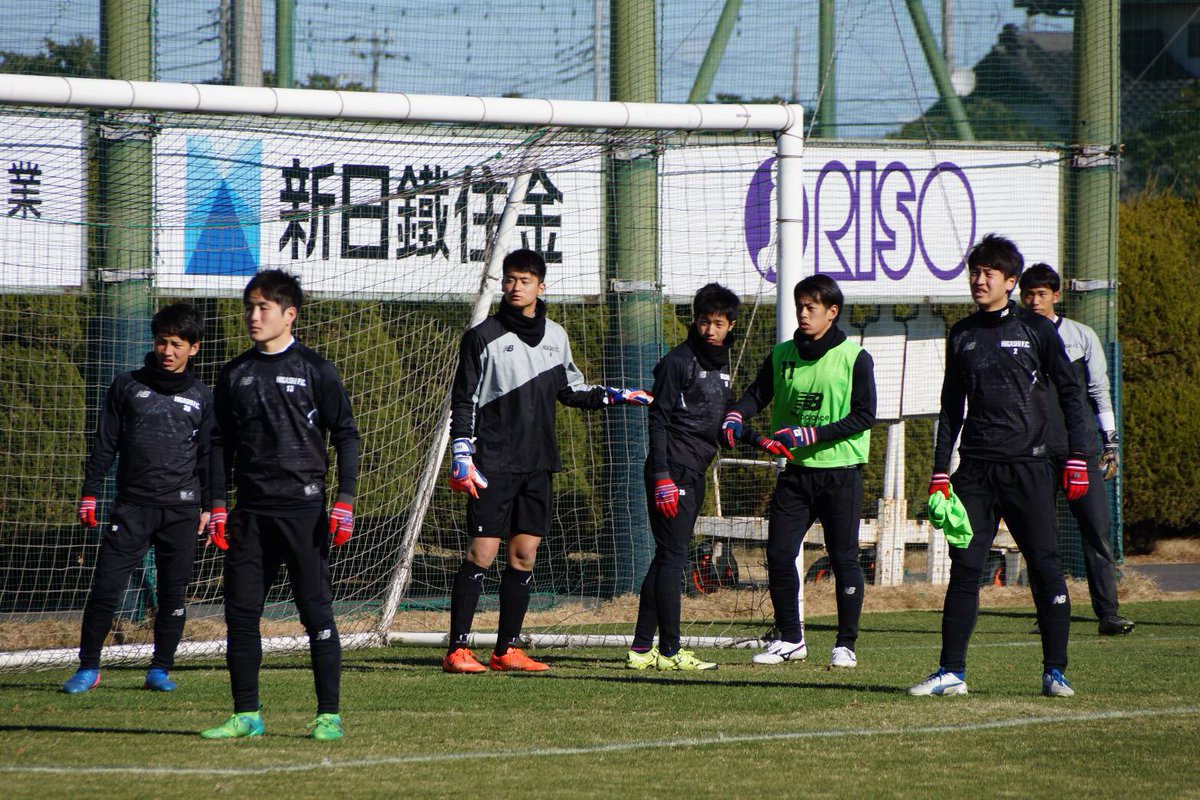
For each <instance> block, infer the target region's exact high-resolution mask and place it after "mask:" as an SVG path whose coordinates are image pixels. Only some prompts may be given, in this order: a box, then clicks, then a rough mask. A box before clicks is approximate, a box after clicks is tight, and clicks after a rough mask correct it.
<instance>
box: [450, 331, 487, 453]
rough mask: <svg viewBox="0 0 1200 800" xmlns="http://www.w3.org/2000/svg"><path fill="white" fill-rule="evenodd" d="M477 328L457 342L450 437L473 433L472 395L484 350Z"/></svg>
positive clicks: (472, 434)
mask: <svg viewBox="0 0 1200 800" xmlns="http://www.w3.org/2000/svg"><path fill="white" fill-rule="evenodd" d="M486 344H487V343H486V342H485V341H484V340H483V336H481V335H480V333H479V331H478V330H477V329H476V328H471V329H470V330H468V331H466V332H465V333H463V336H462V341H461V342H460V343H459V345H458V366H457V367H455V368H454V382H453V384H451V388H450V438H451V439H470V438H472V437H474V436H475V396H476V393H477V392H478V390H479V382H480V380H482V378H483V352H484V348H485V346H486Z"/></svg>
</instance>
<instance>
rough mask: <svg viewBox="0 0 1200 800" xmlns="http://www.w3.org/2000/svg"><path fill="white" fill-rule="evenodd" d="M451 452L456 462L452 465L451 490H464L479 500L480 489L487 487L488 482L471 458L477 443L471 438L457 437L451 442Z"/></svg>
mask: <svg viewBox="0 0 1200 800" xmlns="http://www.w3.org/2000/svg"><path fill="white" fill-rule="evenodd" d="M450 452H451V453H453V454H454V462H453V463H452V464H451V465H450V489H451V491H455V492H463V493H465V494H469V495H471V497H474V498H475V499H476V500H478V499H479V489H486V488H487V485H488V482H487V478H485V477H483V473H482V472H480V471H479V470H478V469H476V468H475V462H474V460H473V459H472V458H471V456H473V455H474V454H475V445H473V444H471V440H470V439H466V438H463V439H455V440H454V441H453V442H452V443H451V444H450ZM475 487H479V489H476V488H475Z"/></svg>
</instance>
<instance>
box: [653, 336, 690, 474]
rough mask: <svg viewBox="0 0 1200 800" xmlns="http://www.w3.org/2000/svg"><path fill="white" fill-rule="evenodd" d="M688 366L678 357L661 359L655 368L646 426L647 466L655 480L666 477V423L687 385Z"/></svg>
mask: <svg viewBox="0 0 1200 800" xmlns="http://www.w3.org/2000/svg"><path fill="white" fill-rule="evenodd" d="M687 366H688V365H687V364H686V362H684V360H683V359H681V358H672V357H671V355H670V354H668V355H666V356H663V358H662V360H660V361H659V362H658V365H657V366H656V367H655V368H654V389H653V392H652V393H653V395H654V402H653V403H651V404H650V410H649V412H648V416H647V425H648V426H649V429H650V463H651V464H653V465H654V474H655V476H656V477H658V478H663V477H669V476H670V467H669V466H668V460H667V437H668V436H669V435H670V433H669V430H668V423H669V422H670V419H671V412H672V411H674V410H675V407H676V405H677V401H678V400H679V395H680V393H681V392H682V390H683V389H684V388H685V386H686V385H687V377H688V376H687Z"/></svg>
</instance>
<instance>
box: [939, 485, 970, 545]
mask: <svg viewBox="0 0 1200 800" xmlns="http://www.w3.org/2000/svg"><path fill="white" fill-rule="evenodd" d="M929 521H930V522H932V523H933V527H935V528H937V529H938V530H940V531H941V532H942V533H943V534H945V536H946V541H947V542H948V543H949V544H950V546H951V547H958V548H964V547H966V546H967V545H969V544H970V543H971V537H972V536H973V535H974V532H973V531H972V530H971V520H970V518H969V517H968V516H967V509H966V507H965V506H964V505H963V504H962V500H959V499H958V495H956V494H955V493H954V487H953V486H951V487H950V497H949V498H947V497H946V496H945V495H943V494H942V493H941V492H934V493H933V494H931V495H929Z"/></svg>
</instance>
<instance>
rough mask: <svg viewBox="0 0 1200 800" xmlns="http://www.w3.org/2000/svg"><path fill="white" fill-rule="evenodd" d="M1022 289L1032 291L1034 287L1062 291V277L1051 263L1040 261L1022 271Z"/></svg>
mask: <svg viewBox="0 0 1200 800" xmlns="http://www.w3.org/2000/svg"><path fill="white" fill-rule="evenodd" d="M1020 286H1021V291H1022V292H1031V291H1033V290H1034V289H1049V290H1050V291H1052V292H1061V291H1062V278H1060V277H1058V273H1057V272H1055V271H1054V268H1053V267H1051V266H1050V265H1049V264H1047V263H1045V262H1042V261H1039V262H1038V263H1036V264H1034V265H1033V266H1032V267H1030V268H1029V269H1027V270H1025V271H1024V272H1022V273H1021V282H1020Z"/></svg>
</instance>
